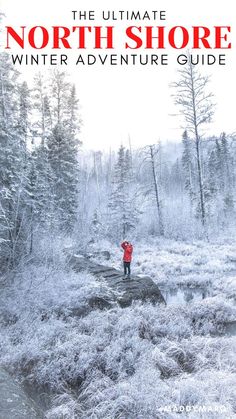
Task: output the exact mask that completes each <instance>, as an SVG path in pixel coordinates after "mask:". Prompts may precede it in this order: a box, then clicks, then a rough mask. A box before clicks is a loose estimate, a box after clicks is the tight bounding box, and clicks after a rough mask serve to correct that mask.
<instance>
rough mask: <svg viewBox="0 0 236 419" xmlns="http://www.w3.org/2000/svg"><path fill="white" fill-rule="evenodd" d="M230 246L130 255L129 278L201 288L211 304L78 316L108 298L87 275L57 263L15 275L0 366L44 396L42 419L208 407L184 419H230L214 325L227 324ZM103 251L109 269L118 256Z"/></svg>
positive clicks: (230, 385)
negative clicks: (47, 397)
mask: <svg viewBox="0 0 236 419" xmlns="http://www.w3.org/2000/svg"><path fill="white" fill-rule="evenodd" d="M107 244H108V243H101V250H102V249H104V246H105V245H107ZM234 246H235V244H234V243H231V244H230V243H228V244H226V243H225V244H222V245H220V244H215V245H212V244H205V243H203V242H197V243H194V244H191V245H190V244H185V243H178V242H175V241H170V240H162V241H161V240H159V241H156V242H155V241H154V240H153V241H150V242H149V244H148V245H146V244H145V243H142V244H137V246H135V263H134V270H135V272H137V273H142V272H145V273H147V272H148V273H149V272H150V273H152V275H153V279H155V280H156V281H157V283H162V284H163V283H165V284H166V285H173V283H174V282H175V285H177V284H181V283H182V282H184V283H188V284H189V285H190V286H191V285H192V286H196V285H199V284H201V285H204V284H203V283H204V281H207V283H208V286H210V287H211V289H212V294H211V296H210V297H208V298H205V299H203V300H200V301H192V302H189V304H186V305H184V306H183V305H179V304H172V305H167V306H153V305H152V304H149V303H145V304H141V303H135V304H133V305H132V306H131V307H128V308H125V309H122V308H120V307H118V306H117V307H113V308H112V309H110V310H109V309H108V310H99V309H96V308H94V309H92V310H91V309H90V310H88V307H89V301H91V298H93V297H97V296H101V295H103V296H104V295H106V298H108V299H109V290H108V289H106V287H105V285H104V284H103V282H102V281H97V280H96V279H95V278H94V277H93V276H92V275H90V274H89V273H86V272H83V273H79V274H76V273H75V272H73V271H71V269H70V266H69V264H67V265H66V264H65V260H64V259H65V258H64V256H63V257H62V256H61V257H60V262H59V263H57V264H55V263H53V260H52V261H51V263H50V264H48V267H47V268H46V267H45V265H42V264H41V265H40V263H39V264H38V265H37V266H36V265H33V264H32V265H31V266H30V267H29V266H28V267H27V269H26V268H22V269H21V271H19V272H18V273H17V275H14V281H12V282H9V283H8V285H7V286H6V287H5V288H4V289H3V290H2V293H1V327H2V333H1V347H0V349H1V351H0V353H1V364H2V365H3V366H5V367H6V368H7V369H8V370H9V371H10V372H12V373H14V374H17V375H18V376H19V377H20V378H21V380H22V381H24V382H25V383H28V384H29V383H30V387H31V388H35V389H37V392H38V393H40V392H41V393H43V392H44V393H45V392H46V393H48V394H51V397H50V402H48V404H47V406H46V408H45V410H46V412H45V414H46V417H47V418H48V419H59V418H61V419H62V418H68V419H71V418H84V419H85V418H86V419H87V418H101V419H102V418H107V419H108V418H124V419H126V418H129V419H137V418H140V419H141V418H145V419H146V418H156V417H160V418H175V417H178V413H176V412H174V411H172V412H170V411H167V410H164V411H163V410H162V409H167V408H168V406H172V408H173V407H174V406H185V407H187V406H195V407H196V406H202V405H205V406H208V407H209V406H211V409H212V411H208V412H207V416H206V413H204V412H203V413H201V412H196V411H193V410H192V411H190V412H189V413H186V412H185V415H186V416H185V417H189V418H206V417H209V418H219V417H222V416H220V413H219V412H221V410H220V409H225V410H224V415H225V417H229V418H230V417H232V418H233V417H234V415H235V413H236V393H235V388H236V374H235V373H236V356H235V355H236V336H234V335H232V336H230V335H227V334H225V333H224V324H225V323H227V322H230V321H233V320H236V307H235V295H236V261H235V251H234ZM91 250H92V249H91ZM110 252H111V261H109V262H108V261H107V262H106V263H110V264H114V265H117V267H119V263H120V262H119V260H120V253H119V249H118V248H115V246H114V247H113V248H112V247H111V246H110ZM58 257H59V255H58V254H56V255H54V258H56V259H55V260H57V259H58ZM100 259H101V258H100ZM103 263H105V261H104V260H103ZM142 266H144V269H142ZM213 272H214V276H212V275H211V274H212V273H213ZM35 392H36V390H35ZM222 414H223V413H222V412H221V415H222Z"/></svg>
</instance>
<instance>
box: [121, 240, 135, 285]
mask: <svg viewBox="0 0 236 419" xmlns="http://www.w3.org/2000/svg"><path fill="white" fill-rule="evenodd" d="M121 247H122V249H123V250H124V256H123V262H124V279H125V278H130V274H131V269H130V265H131V260H132V253H133V246H132V244H131V243H130V242H128V241H127V240H125V241H124V242H123V243H121Z"/></svg>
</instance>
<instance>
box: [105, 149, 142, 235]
mask: <svg viewBox="0 0 236 419" xmlns="http://www.w3.org/2000/svg"><path fill="white" fill-rule="evenodd" d="M132 180H133V179H132V174H131V160H130V152H129V151H128V150H125V148H124V147H123V146H122V145H121V146H120V149H119V151H118V159H117V162H116V164H115V167H114V174H113V181H112V191H111V194H110V199H109V204H108V206H109V212H110V214H109V215H110V217H109V220H110V221H109V223H110V234H111V235H112V236H115V238H116V239H120V238H122V239H124V238H125V237H126V236H127V235H128V234H130V232H131V231H133V230H134V229H135V227H136V223H137V219H138V211H137V208H136V205H135V191H134V189H133V185H132Z"/></svg>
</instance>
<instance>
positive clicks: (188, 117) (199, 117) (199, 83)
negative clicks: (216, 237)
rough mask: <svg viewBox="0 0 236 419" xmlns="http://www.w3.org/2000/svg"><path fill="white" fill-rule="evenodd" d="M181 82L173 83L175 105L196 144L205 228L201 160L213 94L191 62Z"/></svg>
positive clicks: (211, 114) (204, 218)
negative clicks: (202, 144) (204, 128)
mask: <svg viewBox="0 0 236 419" xmlns="http://www.w3.org/2000/svg"><path fill="white" fill-rule="evenodd" d="M179 73H180V78H179V81H177V82H176V83H173V86H174V87H175V89H176V94H175V103H176V104H177V105H178V106H180V108H181V113H182V115H183V117H184V119H185V123H186V127H187V130H188V131H189V132H190V133H191V134H192V135H193V139H194V144H195V157H196V172H197V179H198V196H199V206H198V207H199V212H200V219H201V223H202V225H203V226H205V224H206V209H205V197H204V179H203V169H202V158H201V136H202V132H201V128H202V126H204V125H205V124H206V123H209V122H210V121H211V119H212V116H213V110H214V105H213V103H212V96H213V95H212V94H211V93H208V92H207V87H208V83H209V78H208V77H207V76H203V75H201V74H200V72H199V71H198V69H197V67H196V66H194V65H193V64H192V63H191V60H189V61H188V63H187V64H186V65H185V66H184V68H183V69H182V70H180V72H179Z"/></svg>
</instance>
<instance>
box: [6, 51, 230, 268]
mask: <svg viewBox="0 0 236 419" xmlns="http://www.w3.org/2000/svg"><path fill="white" fill-rule="evenodd" d="M207 88H208V79H206V78H204V77H202V76H201V75H200V74H199V73H198V71H197V70H195V69H193V68H192V67H191V65H189V66H188V67H187V68H186V69H185V70H184V71H182V73H181V74H180V78H179V81H178V82H176V83H175V86H174V91H175V101H176V106H177V107H179V109H180V112H181V113H182V115H183V117H184V120H185V126H186V129H185V130H184V132H183V136H182V139H181V141H180V142H179V143H178V144H177V143H176V144H174V143H172V142H171V139H170V141H169V142H165V143H163V144H162V143H160V142H159V143H153V141H152V140H150V145H147V146H145V147H144V148H142V149H134V148H133V147H132V141H131V140H132V139H131V140H130V141H129V142H128V143H129V146H128V147H124V146H123V145H121V146H120V148H119V150H118V152H115V151H110V152H109V153H108V152H101V151H86V150H85V149H84V148H83V145H82V144H81V142H80V129H81V124H82V122H81V119H80V110H79V100H78V97H77V92H76V86H75V85H74V84H73V83H71V81H70V79H69V77H68V75H67V74H66V73H64V72H63V71H61V70H59V69H57V70H54V71H51V72H49V73H48V74H40V73H39V74H36V75H35V77H34V81H33V83H32V84H31V85H30V86H28V85H27V82H26V81H24V78H23V75H21V74H19V73H18V71H17V70H16V69H15V68H14V66H13V65H12V64H11V61H10V59H9V56H8V55H7V54H6V53H2V54H1V59H0V148H1V153H0V254H1V266H2V269H9V268H11V267H12V266H15V265H16V264H17V263H18V262H19V260H21V259H22V257H26V258H27V257H29V256H32V255H33V253H34V249H35V247H36V246H37V244H38V242H39V240H40V239H41V238H42V237H44V238H45V237H46V238H48V240H51V238H52V237H55V236H60V237H61V238H63V237H68V236H71V237H74V238H75V239H76V240H77V241H78V242H81V243H83V244H84V243H89V242H91V241H94V240H100V239H102V238H105V239H108V240H112V241H116V242H118V241H119V240H120V239H121V238H124V237H132V238H134V237H136V238H141V237H148V236H152V235H154V236H163V237H172V238H177V239H193V238H200V237H206V236H209V234H213V235H214V236H219V235H220V234H222V233H225V232H227V229H228V228H229V227H231V226H232V225H235V221H234V220H235V199H234V196H235V176H236V173H235V158H236V153H235V141H234V140H235V137H234V135H232V134H231V135H228V134H226V133H222V134H221V135H220V136H217V137H216V136H211V137H204V136H203V135H202V130H201V127H202V126H204V124H205V123H207V122H210V121H211V119H212V116H213V113H214V109H213V104H212V99H211V95H209V94H207V93H206V89H207ZM90 123H91V124H93V121H90ZM157 134H158V133H157ZM125 141H126V139H125ZM126 142H127V141H126ZM134 142H135V141H134ZM144 143H147V139H145V141H144ZM111 144H112V138H111ZM85 146H86V144H85Z"/></svg>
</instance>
